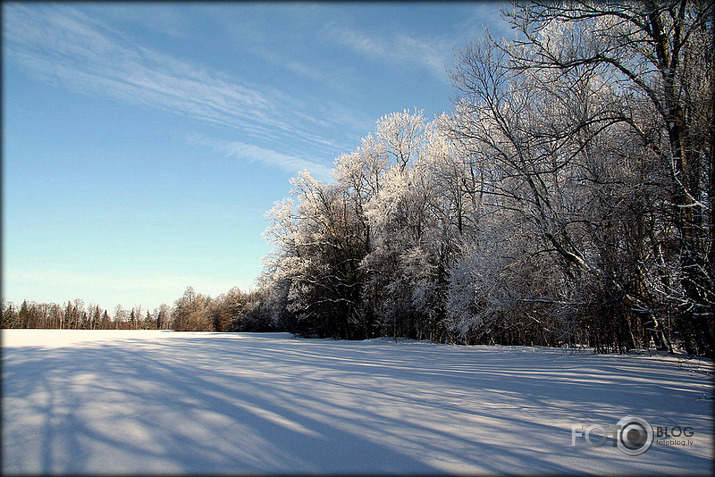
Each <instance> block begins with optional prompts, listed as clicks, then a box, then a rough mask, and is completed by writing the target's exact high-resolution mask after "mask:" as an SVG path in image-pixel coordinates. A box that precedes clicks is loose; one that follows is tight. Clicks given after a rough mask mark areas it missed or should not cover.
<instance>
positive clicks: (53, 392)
mask: <svg viewBox="0 0 715 477" xmlns="http://www.w3.org/2000/svg"><path fill="white" fill-rule="evenodd" d="M712 370H713V369H712V363H710V362H704V361H700V360H691V361H685V360H682V359H677V358H672V357H661V356H644V355H639V356H617V355H607V356H604V355H594V354H592V353H590V352H581V353H573V352H567V351H563V350H554V349H542V348H528V347H527V348H523V347H484V346H477V347H461V346H448V345H435V344H430V343H424V342H399V343H395V342H394V341H390V340H371V341H363V342H348V341H330V340H305V339H294V338H292V337H291V335H288V334H228V333H175V332H168V331H63V330H3V331H2V453H3V455H2V472H3V474H5V473H18V472H19V473H72V474H77V473H87V472H89V473H103V474H106V473H141V474H147V473H173V474H176V473H206V472H207V473H224V472H226V473H252V474H256V473H261V474H263V473H289V474H296V473H299V474H304V473H330V474H335V473H380V474H385V473H404V472H407V473H444V472H449V473H469V474H475V473H519V474H522V473H523V474H533V473H547V474H554V473H574V472H587V473H594V474H616V473H618V474H623V473H639V474H645V473H649V474H650V473H656V474H677V473H687V474H692V473H707V472H709V471H710V470H712V468H713V450H712V447H711V446H712V443H713V416H712V404H713V400H712V393H711V391H710V384H712V381H711V379H712V378H711V376H712V375H710V377H709V376H708V375H707V372H712ZM628 415H632V416H638V417H642V418H645V419H647V420H648V421H649V422H650V424H651V425H652V426H654V427H661V428H665V427H668V429H669V430H671V431H672V430H673V429H672V428H673V427H676V426H677V427H678V428H680V430H684V429H685V428H691V429H690V430H689V431H687V432H688V433H689V434H692V435H691V437H689V438H687V439H686V438H685V437H681V438H680V440H681V441H682V442H681V443H682V444H684V445H680V446H678V445H664V443H666V442H667V443H671V444H673V443H677V442H678V439H676V440H673V439H670V440H664V439H662V438H661V439H657V438H656V441H655V442H654V443H653V445H652V447H651V448H650V449H649V450H648V451H647V452H645V453H644V454H641V455H639V456H629V455H626V454H625V453H623V452H621V451H620V450H619V449H618V448H617V447H614V446H613V445H612V442H613V441H612V437H611V436H609V438H608V440H607V442H606V445H605V446H603V447H592V446H590V445H588V444H587V443H586V441H585V440H584V438H583V437H582V436H580V435H576V438H575V441H574V442H575V444H576V445H575V446H572V445H571V444H572V426H574V425H576V426H578V427H579V429H582V430H583V431H585V430H586V429H587V428H588V426H591V425H602V426H604V427H605V426H606V425H609V426H613V425H615V424H616V423H617V422H618V421H619V420H620V419H621V418H623V417H625V416H628ZM609 429H610V428H609ZM691 431H692V432H691ZM676 432H677V431H676ZM597 434H598V432H597V431H594V433H593V434H592V435H591V438H592V440H593V441H598V440H599V439H598V435H597Z"/></svg>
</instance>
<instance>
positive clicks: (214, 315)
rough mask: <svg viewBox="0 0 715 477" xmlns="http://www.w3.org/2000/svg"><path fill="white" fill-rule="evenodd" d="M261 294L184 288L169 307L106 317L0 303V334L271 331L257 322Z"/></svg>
mask: <svg viewBox="0 0 715 477" xmlns="http://www.w3.org/2000/svg"><path fill="white" fill-rule="evenodd" d="M263 307H264V300H263V299H262V292H261V291H257V292H249V293H245V292H242V291H241V290H240V289H239V288H237V287H235V288H232V289H231V290H229V291H228V292H227V293H224V294H221V295H219V296H218V297H216V298H211V297H210V296H208V295H204V294H201V293H197V292H196V291H195V290H194V289H193V287H187V288H186V291H185V292H184V294H183V295H182V297H181V298H179V299H178V300H176V301H175V302H174V304H173V305H172V306H168V305H166V304H161V305H160V306H159V307H158V308H155V309H154V310H153V311H150V310H143V309H142V307H141V306H134V307H132V308H131V309H129V310H127V309H125V308H123V307H122V306H121V305H117V307H116V308H115V309H114V312H113V313H112V314H110V313H109V312H108V311H107V310H106V309H102V308H100V307H99V306H98V305H94V304H90V305H89V306H85V304H84V302H83V301H82V300H80V299H75V300H73V301H68V302H67V303H66V304H57V303H36V302H33V301H28V300H24V301H23V302H22V304H20V306H19V307H18V306H16V305H15V304H14V303H12V302H5V301H4V300H3V303H2V317H1V319H2V323H1V326H0V327H2V328H45V329H68V330H96V329H101V330H175V331H273V330H274V327H273V326H272V325H271V324H270V323H269V322H268V320H265V319H264V318H263V317H264V316H266V313H265V311H264V309H263Z"/></svg>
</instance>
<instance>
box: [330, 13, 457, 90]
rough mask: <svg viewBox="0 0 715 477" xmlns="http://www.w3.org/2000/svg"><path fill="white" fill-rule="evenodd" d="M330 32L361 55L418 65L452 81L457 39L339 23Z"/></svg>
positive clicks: (436, 76)
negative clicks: (368, 29) (450, 72)
mask: <svg viewBox="0 0 715 477" xmlns="http://www.w3.org/2000/svg"><path fill="white" fill-rule="evenodd" d="M326 31H327V32H328V35H329V36H330V37H331V38H332V39H334V40H335V41H336V42H337V43H339V44H341V45H342V46H344V47H346V48H349V49H351V50H353V51H355V52H357V53H359V54H362V55H365V56H368V57H371V58H374V59H379V60H383V61H387V62H389V63H393V64H395V65H399V66H402V67H404V66H405V65H413V66H414V65H416V66H418V67H421V68H424V69H426V70H427V71H429V72H430V73H431V74H432V75H433V76H434V77H435V78H437V79H439V80H441V81H445V82H448V81H449V78H448V76H447V74H446V69H447V67H448V65H449V62H450V61H451V60H452V56H453V50H454V48H455V47H456V45H457V44H458V43H457V41H456V40H455V39H446V38H431V39H423V38H416V37H413V36H410V35H407V34H405V33H399V32H396V33H393V34H391V35H368V34H366V33H364V32H361V31H358V30H354V29H351V28H349V27H347V26H344V25H337V24H332V25H330V26H329V28H327V30H326Z"/></svg>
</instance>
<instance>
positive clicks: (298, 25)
mask: <svg viewBox="0 0 715 477" xmlns="http://www.w3.org/2000/svg"><path fill="white" fill-rule="evenodd" d="M500 6H501V4H499V3H490V2H485V3H479V2H477V3H453V4H452V3H449V4H447V3H415V4H409V3H395V4H388V3H301V4H299V3H295V4H293V3H270V2H269V3H240V2H239V3H216V4H211V3H196V4H192V3H161V2H160V3H149V4H141V3H133V2H132V3H126V4H123V3H96V4H94V3H48V4H42V3H8V2H3V5H2V9H3V25H2V34H3V56H2V61H3V78H2V84H3V92H2V93H3V111H2V113H3V121H2V128H3V131H2V133H3V151H2V160H3V176H2V181H3V183H2V212H3V216H2V217H3V224H2V225H3V227H2V259H3V260H2V268H3V270H2V271H3V280H2V281H3V298H4V299H6V300H8V301H13V302H15V303H20V302H21V301H22V300H23V299H25V298H27V299H30V300H34V301H37V302H66V301H67V300H74V299H75V298H80V299H82V300H84V301H85V303H86V304H90V303H94V304H98V305H100V306H101V307H103V308H106V309H109V310H113V309H114V307H115V306H116V305H117V304H121V305H122V306H124V307H125V308H129V307H132V306H135V305H142V306H143V307H144V309H150V310H151V309H153V308H155V307H157V306H158V305H159V304H160V303H167V304H172V303H173V302H174V300H176V299H177V298H179V297H180V296H181V295H182V294H183V291H184V289H185V288H186V287H187V286H193V287H194V288H195V289H196V290H197V291H198V292H201V293H205V294H209V295H211V296H217V295H219V294H221V293H224V292H226V291H228V290H229V289H230V288H231V287H233V286H239V287H240V288H241V289H243V290H248V289H250V288H252V287H253V286H254V280H255V279H256V278H257V276H258V275H259V273H260V271H261V265H262V262H261V257H262V256H265V255H267V253H268V251H269V248H268V244H267V243H266V242H265V240H264V238H263V236H262V233H263V231H264V230H265V228H266V226H267V225H268V223H267V221H266V218H265V216H264V214H265V212H266V211H267V210H268V209H270V208H271V207H272V206H273V203H274V202H275V201H277V200H280V199H281V198H283V197H285V196H287V195H288V194H289V191H290V188H291V186H290V183H289V180H290V178H291V177H294V176H295V175H296V174H297V173H298V171H301V170H308V171H309V172H310V173H311V174H312V175H314V176H315V177H317V178H319V179H323V180H327V179H329V171H330V169H331V167H332V163H333V160H334V159H335V158H336V157H337V156H339V155H340V154H341V153H347V152H351V151H352V150H354V149H355V148H356V147H357V146H358V145H359V142H360V138H361V137H363V136H365V135H366V134H367V133H369V132H371V131H372V130H373V129H374V126H375V122H376V120H377V119H378V118H379V117H380V116H382V115H384V114H388V113H391V112H395V111H402V110H403V109H410V110H412V109H414V108H418V109H423V110H424V112H425V115H426V116H428V117H432V116H434V115H435V114H438V113H440V112H442V111H448V110H449V109H450V108H451V99H452V98H453V97H454V94H455V93H454V91H453V89H452V87H451V85H450V81H449V77H448V75H447V72H446V69H447V68H449V67H450V66H451V65H452V64H453V58H454V51H455V49H456V48H460V47H463V46H464V45H465V44H466V43H467V42H468V41H470V40H473V39H476V38H477V37H480V36H482V35H483V32H484V27H488V28H489V29H490V31H491V32H492V34H493V35H494V36H501V35H502V34H507V32H508V29H507V27H506V26H505V25H504V24H503V23H502V22H501V19H500V17H499V8H500Z"/></svg>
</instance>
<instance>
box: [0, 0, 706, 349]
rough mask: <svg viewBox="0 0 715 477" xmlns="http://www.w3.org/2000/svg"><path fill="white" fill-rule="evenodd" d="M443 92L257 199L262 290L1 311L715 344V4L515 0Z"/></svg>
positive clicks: (201, 325)
mask: <svg viewBox="0 0 715 477" xmlns="http://www.w3.org/2000/svg"><path fill="white" fill-rule="evenodd" d="M504 15H505V18H506V19H507V20H508V21H509V22H510V23H511V25H512V27H513V29H514V32H515V34H514V37H513V38H514V39H512V40H506V39H501V40H494V39H492V38H490V37H489V36H487V38H486V40H483V41H481V40H480V41H475V42H473V43H472V44H469V45H467V46H466V47H465V48H464V49H462V50H461V51H459V52H458V53H457V55H456V63H455V66H454V67H453V69H452V70H451V71H450V75H451V79H452V81H453V84H454V88H455V97H456V98H455V100H454V108H453V111H451V112H449V113H445V114H443V115H441V116H438V117H436V118H433V119H428V118H425V117H424V115H423V114H422V112H421V111H418V110H415V111H403V112H400V113H393V114H389V115H386V116H384V117H382V118H380V119H379V120H378V122H377V125H376V128H375V131H374V132H373V133H371V134H369V135H368V136H366V137H365V138H363V140H362V143H361V144H360V146H359V147H358V148H357V149H356V150H355V151H353V152H351V153H347V154H343V155H341V156H340V157H338V158H337V159H336V160H335V167H334V169H333V177H332V180H331V181H329V182H327V183H324V182H321V181H318V180H316V179H314V178H313V177H311V176H310V175H309V174H308V173H302V174H300V175H299V176H298V177H297V178H295V179H293V181H292V184H293V190H292V191H291V196H290V197H288V198H286V199H283V200H282V201H279V202H277V203H276V205H275V207H273V209H271V210H270V211H269V212H268V214H267V215H268V217H269V219H270V221H271V225H270V227H269V228H268V230H267V236H268V238H269V240H270V241H271V243H272V245H273V252H272V255H271V256H270V257H269V259H268V261H267V264H266V266H265V269H264V272H263V275H262V276H261V277H260V279H259V288H258V291H256V292H253V293H251V294H244V293H241V292H240V291H239V290H237V289H234V290H232V291H230V292H229V293H227V294H226V295H222V296H220V297H218V298H216V299H211V298H209V297H206V296H203V295H200V294H198V293H196V292H194V291H193V290H192V289H187V291H186V293H185V294H184V296H183V297H182V298H180V299H179V300H177V301H176V303H175V304H174V306H173V307H172V308H169V307H166V306H163V307H161V308H160V309H158V310H155V311H154V312H152V313H149V312H146V311H142V310H141V309H139V310H134V309H133V310H131V311H130V312H127V311H126V310H121V309H117V310H115V313H114V316H113V317H112V318H111V319H110V318H109V316H108V314H107V312H106V311H102V310H99V309H96V307H95V308H92V307H90V309H88V310H87V309H84V308H83V307H82V306H81V303H77V302H74V303H72V302H69V303H67V306H58V305H36V304H32V303H23V304H22V306H21V307H20V309H17V308H16V307H14V306H11V305H9V304H4V305H3V323H2V324H3V327H15V326H19V327H28V326H50V327H137V328H142V327H150V328H172V329H177V330H189V329H193V330H217V331H234V330H235V331H239V330H286V331H292V332H294V333H297V334H300V335H303V336H315V337H333V338H343V339H362V338H368V337H373V336H380V335H382V336H395V337H397V336H400V337H409V338H416V339H431V340H435V341H440V342H450V343H463V344H480V343H484V344H509V345H512V344H513V345H544V346H575V345H587V346H591V347H593V348H594V349H595V350H597V351H618V352H626V351H628V350H632V349H637V348H648V347H655V348H657V349H659V350H670V351H672V350H674V349H676V348H678V349H684V350H685V351H686V352H688V353H691V354H697V355H703V356H709V357H713V355H714V352H715V319H714V318H715V317H714V314H713V311H714V310H713V305H714V304H715V283H714V277H715V265H714V264H715V250H714V249H713V242H714V240H713V238H714V235H715V228H713V224H714V223H715V215H714V212H713V207H712V196H713V191H714V190H715V127H714V121H715V81H714V78H713V75H715V60H714V58H715V7H714V6H713V4H712V3H710V2H699V1H677V2H676V1H658V2H633V3H627V4H626V3H624V4H616V3H611V2H608V3H602V2H579V1H576V2H571V3H565V4H560V3H556V2H551V1H547V2H531V3H528V4H526V3H519V4H517V5H515V6H513V7H510V8H508V9H506V10H505V13H504Z"/></svg>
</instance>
